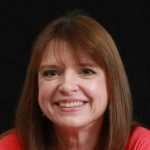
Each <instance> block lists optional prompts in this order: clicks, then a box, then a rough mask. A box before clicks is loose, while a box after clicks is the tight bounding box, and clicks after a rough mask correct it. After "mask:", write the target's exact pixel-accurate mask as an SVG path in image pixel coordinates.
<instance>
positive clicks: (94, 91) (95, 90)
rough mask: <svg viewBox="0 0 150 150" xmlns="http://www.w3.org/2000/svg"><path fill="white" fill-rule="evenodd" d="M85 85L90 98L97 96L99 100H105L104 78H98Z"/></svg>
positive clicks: (105, 87)
mask: <svg viewBox="0 0 150 150" xmlns="http://www.w3.org/2000/svg"><path fill="white" fill-rule="evenodd" d="M86 86H87V85H86ZM87 87H88V88H87V94H89V96H90V97H91V98H92V99H97V98H98V99H100V100H104V99H105V100H107V97H108V96H107V86H106V82H105V80H102V79H98V80H96V81H93V82H90V83H89V86H87Z"/></svg>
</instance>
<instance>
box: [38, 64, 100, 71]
mask: <svg viewBox="0 0 150 150" xmlns="http://www.w3.org/2000/svg"><path fill="white" fill-rule="evenodd" d="M76 64H77V66H78V67H97V66H98V65H97V64H95V63H76ZM61 66H64V65H63V64H61ZM61 66H60V65H55V64H45V65H41V66H40V67H39V71H41V70H43V69H46V68H54V69H60V68H62V67H61Z"/></svg>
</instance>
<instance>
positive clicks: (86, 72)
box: [80, 68, 95, 76]
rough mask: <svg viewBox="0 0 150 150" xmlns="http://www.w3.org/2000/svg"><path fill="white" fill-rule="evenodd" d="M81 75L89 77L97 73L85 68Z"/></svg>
mask: <svg viewBox="0 0 150 150" xmlns="http://www.w3.org/2000/svg"><path fill="white" fill-rule="evenodd" d="M80 74H83V75H86V76H89V75H93V74H95V71H93V70H92V69H89V68H84V69H82V70H81V72H80Z"/></svg>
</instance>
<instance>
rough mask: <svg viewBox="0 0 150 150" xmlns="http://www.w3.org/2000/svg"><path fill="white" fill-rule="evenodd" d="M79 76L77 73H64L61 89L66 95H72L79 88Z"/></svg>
mask: <svg viewBox="0 0 150 150" xmlns="http://www.w3.org/2000/svg"><path fill="white" fill-rule="evenodd" d="M78 88H79V87H78V78H77V76H76V74H75V73H73V72H71V71H68V72H66V73H64V75H63V76H62V78H61V82H60V84H59V91H60V92H61V93H62V94H64V95H70V94H72V93H74V92H76V91H77V90H78Z"/></svg>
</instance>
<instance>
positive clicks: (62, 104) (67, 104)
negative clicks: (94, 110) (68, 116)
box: [55, 101, 87, 108]
mask: <svg viewBox="0 0 150 150" xmlns="http://www.w3.org/2000/svg"><path fill="white" fill-rule="evenodd" d="M86 103H87V102H86V101H72V102H57V103H55V104H56V105H57V106H59V107H61V108H74V107H80V106H83V105H84V104H86Z"/></svg>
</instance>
